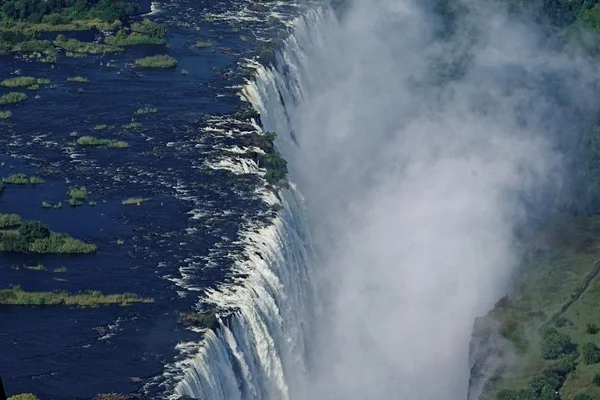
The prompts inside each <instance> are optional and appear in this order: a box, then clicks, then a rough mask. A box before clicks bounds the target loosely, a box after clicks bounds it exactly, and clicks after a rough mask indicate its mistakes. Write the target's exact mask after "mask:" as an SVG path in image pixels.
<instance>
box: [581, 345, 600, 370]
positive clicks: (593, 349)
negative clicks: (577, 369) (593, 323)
mask: <svg viewBox="0 0 600 400" xmlns="http://www.w3.org/2000/svg"><path fill="white" fill-rule="evenodd" d="M581 357H582V358H583V362H584V363H586V364H588V365H589V364H597V363H599V362H600V348H599V347H598V346H596V345H595V344H594V343H590V342H588V343H586V344H584V345H583V346H582V347H581Z"/></svg>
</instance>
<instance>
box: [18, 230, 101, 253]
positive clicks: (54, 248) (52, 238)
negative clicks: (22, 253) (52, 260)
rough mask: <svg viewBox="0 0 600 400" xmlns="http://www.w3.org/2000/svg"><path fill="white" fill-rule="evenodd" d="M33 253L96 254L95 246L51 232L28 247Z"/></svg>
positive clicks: (64, 234)
mask: <svg viewBox="0 0 600 400" xmlns="http://www.w3.org/2000/svg"><path fill="white" fill-rule="evenodd" d="M29 251H32V252H35V253H59V254H89V253H94V252H96V245H95V244H90V243H85V242H82V241H81V240H77V239H74V238H72V237H71V236H69V235H67V234H66V233H54V232H52V233H51V234H50V235H49V236H48V237H46V238H43V239H37V240H36V241H35V242H33V243H31V244H30V245H29Z"/></svg>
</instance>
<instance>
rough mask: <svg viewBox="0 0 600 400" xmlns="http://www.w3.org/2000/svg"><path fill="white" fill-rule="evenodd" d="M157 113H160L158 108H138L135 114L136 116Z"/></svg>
mask: <svg viewBox="0 0 600 400" xmlns="http://www.w3.org/2000/svg"><path fill="white" fill-rule="evenodd" d="M155 112H158V108H156V107H144V108H138V110H137V111H136V112H135V114H136V115H143V114H154V113H155Z"/></svg>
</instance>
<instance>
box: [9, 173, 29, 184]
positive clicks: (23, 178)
mask: <svg viewBox="0 0 600 400" xmlns="http://www.w3.org/2000/svg"><path fill="white" fill-rule="evenodd" d="M2 182H3V183H7V184H11V185H27V184H28V183H29V179H27V175H25V174H12V175H9V176H8V178H2Z"/></svg>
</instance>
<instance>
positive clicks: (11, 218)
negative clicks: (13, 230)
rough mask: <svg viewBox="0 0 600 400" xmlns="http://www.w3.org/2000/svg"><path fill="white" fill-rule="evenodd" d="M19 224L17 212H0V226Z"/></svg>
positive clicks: (19, 218) (19, 219) (6, 226)
mask: <svg viewBox="0 0 600 400" xmlns="http://www.w3.org/2000/svg"><path fill="white" fill-rule="evenodd" d="M19 225H21V217H20V216H19V214H0V228H8V227H11V226H19Z"/></svg>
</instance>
